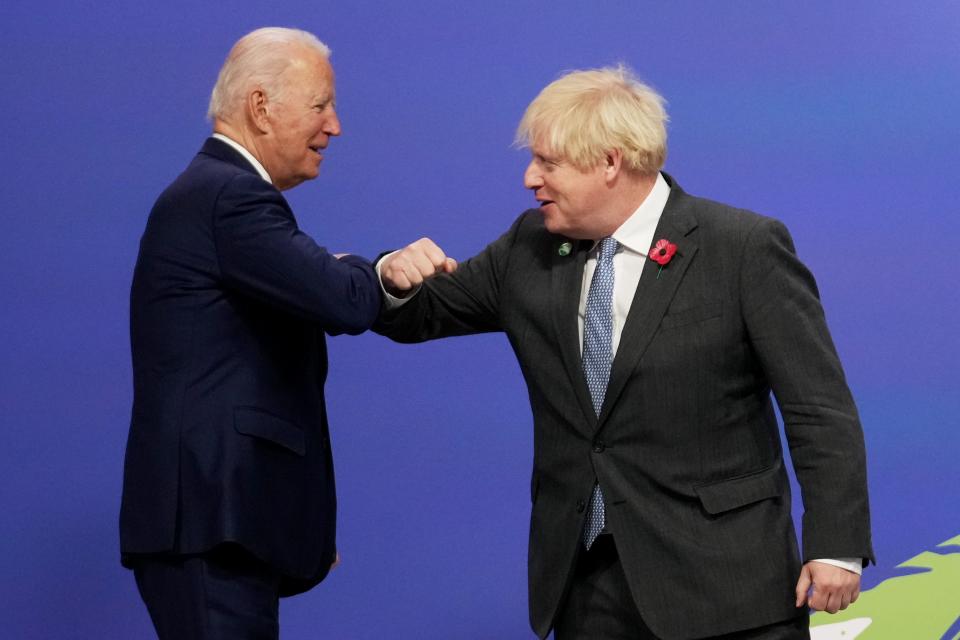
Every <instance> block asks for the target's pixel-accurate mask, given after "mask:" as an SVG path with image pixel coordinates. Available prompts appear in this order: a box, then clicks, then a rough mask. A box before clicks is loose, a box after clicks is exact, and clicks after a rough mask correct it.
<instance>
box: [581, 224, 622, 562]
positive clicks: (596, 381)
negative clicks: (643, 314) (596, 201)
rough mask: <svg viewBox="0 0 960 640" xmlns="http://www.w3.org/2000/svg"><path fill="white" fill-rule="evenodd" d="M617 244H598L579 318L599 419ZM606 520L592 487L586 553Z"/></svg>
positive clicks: (608, 350)
mask: <svg viewBox="0 0 960 640" xmlns="http://www.w3.org/2000/svg"><path fill="white" fill-rule="evenodd" d="M616 252H617V241H616V240H614V239H613V238H604V239H603V240H601V241H600V251H599V252H598V254H597V267H596V269H595V270H594V272H593V279H592V280H591V281H590V291H589V292H588V293H587V308H586V311H585V313H584V317H583V373H584V375H586V377H587V387H588V388H589V389H590V399H591V400H593V410H594V411H595V412H596V413H597V416H599V415H600V408H601V407H603V397H604V395H606V393H607V382H608V381H609V380H610V365H611V364H612V363H613V309H612V305H613V254H615V253H616ZM605 523H606V518H605V516H604V512H603V491H601V490H600V485H599V484H595V485H593V494H592V495H591V496H590V508H589V509H588V511H587V523H586V525H585V526H584V527H583V545H584V546H585V547H586V548H587V549H589V548H590V546H591V545H592V544H593V541H594V540H595V539H596V538H597V536H598V535H599V534H600V531H602V530H603V526H604V524H605Z"/></svg>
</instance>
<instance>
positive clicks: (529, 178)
mask: <svg viewBox="0 0 960 640" xmlns="http://www.w3.org/2000/svg"><path fill="white" fill-rule="evenodd" d="M523 186H524V187H526V188H527V189H539V188H540V187H542V186H543V176H542V175H541V174H540V169H539V168H538V167H537V164H536V162H534V161H533V160H531V161H530V164H528V165H527V170H526V171H524V172H523Z"/></svg>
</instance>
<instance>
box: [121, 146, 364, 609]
mask: <svg viewBox="0 0 960 640" xmlns="http://www.w3.org/2000/svg"><path fill="white" fill-rule="evenodd" d="M380 295H381V294H380V286H379V283H378V281H377V279H376V276H375V274H374V272H373V270H372V268H371V266H370V264H369V263H368V262H367V261H366V260H364V259H362V258H359V257H355V256H346V257H344V258H341V259H340V260H338V259H336V258H334V257H333V256H332V255H331V254H329V253H328V252H327V251H326V250H325V249H324V248H322V247H320V246H318V245H317V244H316V243H315V242H314V241H313V240H312V239H311V238H310V237H308V236H307V235H305V234H304V233H302V232H301V231H300V230H299V229H298V227H297V223H296V220H295V219H294V216H293V212H292V211H291V210H290V207H289V205H288V204H287V202H286V200H285V199H284V197H283V196H282V195H281V194H280V192H279V191H278V190H277V189H276V188H274V187H273V186H272V185H271V184H269V183H267V182H265V181H264V180H263V179H262V178H261V177H260V176H259V175H258V174H257V173H256V171H255V170H254V168H253V167H252V166H251V165H250V164H249V163H248V162H247V161H246V160H245V159H244V158H243V157H242V156H241V155H240V154H239V153H237V152H236V151H235V150H234V149H232V148H231V147H230V146H229V145H227V144H224V143H223V142H221V141H219V140H216V139H213V138H211V139H209V140H207V141H206V143H205V144H204V146H203V148H202V149H201V150H200V152H199V154H197V156H196V158H195V159H194V160H193V162H192V163H191V164H190V166H189V167H188V168H187V169H186V171H184V172H183V173H182V174H181V175H180V176H179V177H178V178H177V179H176V180H175V181H174V182H173V183H172V184H171V185H170V186H169V187H168V188H167V189H166V190H165V191H164V192H163V193H162V194H161V195H160V197H159V198H158V200H157V203H156V205H155V206H154V208H153V210H152V211H151V213H150V217H149V220H148V222H147V227H146V231H145V232H144V234H143V238H142V240H141V243H140V255H139V258H138V260H137V265H136V269H135V272H134V278H133V286H132V289H131V297H130V330H131V346H132V354H133V379H134V401H133V416H132V419H131V424H130V436H129V440H128V442H127V452H126V461H125V466H124V481H123V500H122V506H121V512H120V545H121V554H122V560H123V562H124V565H125V566H128V567H129V566H133V565H134V564H135V563H136V560H137V558H139V557H143V555H144V554H152V555H156V554H161V555H163V556H169V555H189V554H197V553H203V552H206V551H209V550H210V549H213V548H214V547H216V546H217V545H218V544H221V543H224V542H233V543H238V544H239V545H240V546H242V547H243V548H244V549H246V550H247V551H249V552H250V553H252V554H253V555H254V556H256V557H257V558H259V559H260V560H262V561H263V562H265V563H266V564H267V565H268V566H270V567H272V568H274V569H275V570H276V571H277V573H278V574H279V575H280V576H281V579H282V581H281V587H280V592H281V594H282V595H289V594H293V593H298V592H301V591H305V590H306V589H309V588H310V587H312V586H313V585H315V584H317V583H318V582H319V581H320V580H322V579H323V578H324V576H325V575H326V573H327V571H328V569H329V567H330V564H331V563H332V562H333V560H334V557H335V554H336V545H335V530H336V497H335V492H334V478H333V466H332V460H331V453H330V438H329V434H328V428H327V417H326V411H325V406H324V397H323V385H324V381H325V379H326V375H327V352H326V344H325V339H324V334H325V333H329V334H337V333H351V334H356V333H360V332H362V331H364V330H366V329H367V328H369V327H370V326H371V325H372V323H373V322H374V320H375V319H376V316H377V313H378V311H379V309H380Z"/></svg>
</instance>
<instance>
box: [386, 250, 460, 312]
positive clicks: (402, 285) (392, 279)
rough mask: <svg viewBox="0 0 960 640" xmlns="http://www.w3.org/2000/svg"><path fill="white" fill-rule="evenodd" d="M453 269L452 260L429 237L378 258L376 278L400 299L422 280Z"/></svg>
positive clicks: (454, 263)
mask: <svg viewBox="0 0 960 640" xmlns="http://www.w3.org/2000/svg"><path fill="white" fill-rule="evenodd" d="M456 270H457V261H456V260H454V259H453V258H448V257H447V256H446V254H444V253H443V250H442V249H441V248H440V247H438V246H437V245H436V244H434V242H433V240H431V239H430V238H420V239H419V240H417V241H416V242H414V243H413V244H409V245H407V246H406V247H404V248H403V249H401V250H400V251H396V252H394V253H391V254H390V255H388V256H387V257H386V258H384V259H383V260H381V261H380V281H381V282H383V288H384V289H386V290H387V292H388V293H390V294H391V295H394V296H396V297H398V298H402V297H404V296H405V295H407V294H408V293H409V292H410V291H411V290H412V289H415V288H417V287H418V286H420V285H421V284H423V281H424V280H427V279H429V278H432V277H433V276H435V275H437V274H438V273H453V272H454V271H456Z"/></svg>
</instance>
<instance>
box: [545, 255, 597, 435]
mask: <svg viewBox="0 0 960 640" xmlns="http://www.w3.org/2000/svg"><path fill="white" fill-rule="evenodd" d="M566 243H569V244H570V245H571V251H570V253H569V255H566V256H563V255H560V253H561V251H560V247H561V246H562V245H563V244H566ZM551 248H552V256H551V258H552V264H551V268H550V276H551V289H552V291H551V293H552V295H551V300H552V301H553V305H554V306H553V309H551V312H552V314H553V323H554V328H555V330H556V332H557V343H558V345H559V348H560V356H561V358H562V359H563V366H564V368H565V369H566V371H567V376H568V377H569V378H570V385H571V386H572V387H573V390H574V393H575V395H576V396H577V400H578V401H579V403H580V408H581V409H582V410H583V414H584V417H585V418H586V420H587V421H586V423H581V422H579V421H574V422H575V424H586V425H587V426H588V429H587V430H585V431H584V433H585V434H587V435H589V434H591V433H592V432H593V430H594V429H595V425H596V422H597V415H596V413H595V412H594V410H593V401H592V400H591V399H590V390H589V389H588V388H587V380H586V378H585V377H584V375H583V362H582V360H581V357H580V338H579V334H580V331H579V329H578V326H577V314H578V311H579V305H580V289H581V287H582V285H583V266H584V264H585V263H586V260H587V252H588V250H589V243H586V242H578V241H576V240H573V241H565V240H563V239H560V240H558V241H557V242H554V243H553V245H552V247H551Z"/></svg>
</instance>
